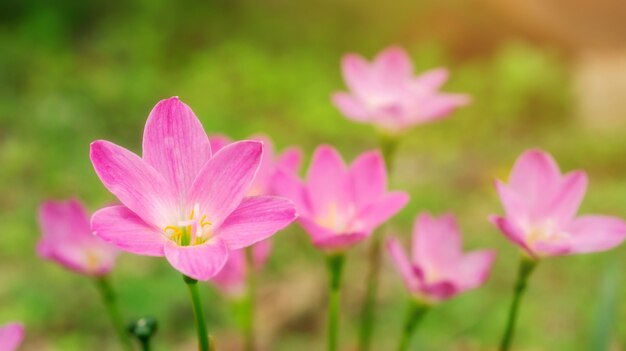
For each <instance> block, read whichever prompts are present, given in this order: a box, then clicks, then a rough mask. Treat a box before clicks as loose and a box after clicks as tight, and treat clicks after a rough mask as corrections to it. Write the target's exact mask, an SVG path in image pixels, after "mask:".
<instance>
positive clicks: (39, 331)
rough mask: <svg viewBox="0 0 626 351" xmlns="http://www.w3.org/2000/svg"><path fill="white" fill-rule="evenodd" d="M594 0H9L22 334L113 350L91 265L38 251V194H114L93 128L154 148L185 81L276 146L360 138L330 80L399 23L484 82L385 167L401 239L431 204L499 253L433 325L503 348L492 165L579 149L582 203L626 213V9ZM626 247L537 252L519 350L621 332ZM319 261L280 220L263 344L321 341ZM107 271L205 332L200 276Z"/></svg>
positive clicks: (386, 285)
mask: <svg viewBox="0 0 626 351" xmlns="http://www.w3.org/2000/svg"><path fill="white" fill-rule="evenodd" d="M583 3H584V2H583V1H580V0H578V1H572V3H571V4H563V2H558V1H545V2H544V1H530V0H529V1H518V0H516V1H505V0H501V1H500V0H475V1H462V0H458V1H453V0H444V1H435V0H430V1H408V0H399V1H385V2H377V1H369V0H367V1H359V0H347V1H333V0H315V1H310V2H300V1H289V0H262V1H255V0H233V1H226V0H220V1H191V0H182V1H164V0H156V1H155V0H150V1H148V0H143V1H120V2H100V1H95V0H86V1H69V0H58V1H46V0H32V1H19V0H4V1H2V2H0V166H1V167H0V223H1V225H2V233H1V234H0V235H1V238H2V239H1V240H0V306H1V307H0V322H5V321H9V320H22V321H23V322H24V323H25V324H26V327H27V337H26V342H25V344H24V346H23V349H24V350H43V351H45V350H116V349H117V345H116V340H115V339H114V334H113V332H112V329H111V328H110V325H109V321H108V319H107V316H106V315H105V310H104V308H103V306H102V305H101V303H100V301H99V297H98V295H97V291H96V289H95V287H94V285H93V282H91V281H89V279H88V278H85V277H81V276H77V275H74V274H72V273H69V272H67V271H64V270H63V269H61V268H59V267H57V266H55V265H53V264H51V263H47V262H43V261H41V260H40V259H39V258H38V257H37V256H36V255H35V250H34V247H35V243H36V240H37V238H38V235H39V233H38V228H37V224H36V222H35V215H36V210H37V206H38V204H39V203H40V202H41V201H42V200H44V199H47V198H67V197H71V196H77V197H80V198H82V199H84V201H86V202H87V204H88V205H89V207H90V208H91V209H96V208H98V207H99V206H102V205H104V204H107V203H109V202H111V201H113V200H114V199H113V197H112V196H111V195H110V194H109V193H108V192H107V191H106V190H105V189H104V188H103V186H102V185H101V183H100V182H99V180H98V179H97V177H96V176H95V174H94V172H93V170H92V167H91V165H90V162H89V159H88V146H89V143H90V142H91V141H92V140H95V139H108V140H111V141H113V142H115V143H118V144H120V145H124V146H126V147H128V148H129V149H131V150H134V151H136V152H139V150H140V142H141V135H142V130H143V124H144V122H145V119H146V117H147V115H148V112H149V111H150V109H151V108H152V106H153V105H154V104H155V103H156V102H157V101H158V100H159V99H162V98H166V97H169V96H172V95H178V96H180V97H181V99H182V100H183V101H185V102H186V103H187V104H189V105H190V106H191V107H192V108H193V109H194V111H195V112H196V114H197V115H198V116H199V118H200V119H201V120H202V122H203V124H204V126H205V129H206V130H207V131H208V132H209V133H225V134H228V135H230V136H232V137H233V138H239V139H241V138H245V137H247V136H249V135H250V134H253V133H256V132H263V133H265V134H267V135H269V136H271V138H273V140H274V141H275V143H276V144H277V145H278V147H279V148H282V147H285V146H288V145H299V146H301V147H302V149H303V150H304V151H305V154H306V155H307V158H308V155H310V153H311V151H312V150H313V149H314V147H315V146H316V145H318V144H319V143H330V144H332V145H334V146H336V147H337V148H338V149H339V150H340V151H341V152H342V153H343V154H344V156H345V157H347V158H348V159H352V158H353V157H354V156H355V155H357V154H358V153H359V152H361V151H363V150H366V149H371V148H375V147H376V146H377V138H376V135H375V133H374V131H373V130H372V129H371V128H370V127H368V126H365V125H357V124H354V123H352V122H350V121H348V120H346V119H344V118H343V117H342V116H341V115H340V114H339V112H338V111H337V110H336V109H335V108H334V107H333V106H332V105H331V104H330V100H329V95H330V93H331V92H332V91H335V90H339V89H343V83H342V81H341V76H340V72H339V62H340V57H341V55H342V54H344V53H345V52H348V51H353V52H358V53H361V54H364V55H366V56H368V57H371V56H373V55H374V54H375V53H376V52H377V51H379V50H380V49H382V48H384V47H386V46H388V45H390V44H399V45H402V46H404V47H406V48H407V49H408V50H409V52H410V53H411V55H412V57H413V58H414V62H415V65H416V67H417V69H418V70H420V71H421V70H425V69H428V68H433V67H437V66H447V67H449V68H450V69H451V71H452V79H451V81H450V82H449V84H447V85H446V87H445V90H448V91H453V92H468V93H469V94H471V95H472V96H473V97H474V102H473V104H472V105H471V106H469V107H466V108H463V109H461V110H459V111H458V112H457V113H455V114H454V115H453V116H452V117H451V118H450V119H448V120H445V121H442V122H438V123H435V124H431V125H425V126H421V127H418V128H415V129H414V130H412V131H411V132H410V133H408V134H407V135H406V136H405V138H404V140H403V143H402V145H401V148H400V150H399V155H398V158H397V162H396V167H395V169H394V174H393V181H392V183H393V187H394V188H397V189H406V190H408V191H409V192H410V194H411V196H412V201H411V203H410V204H409V206H407V208H406V209H405V210H403V211H402V212H401V214H400V215H398V216H397V217H396V218H394V220H393V221H392V222H393V223H392V225H391V230H392V231H394V232H396V233H397V234H398V235H400V236H403V237H404V238H408V235H409V229H410V227H411V224H412V221H413V218H414V217H415V215H416V214H417V213H418V212H419V211H422V210H429V211H432V212H434V213H437V214H439V213H442V212H445V211H452V212H454V213H455V214H456V215H458V217H459V221H460V224H461V227H462V229H463V231H464V234H465V243H466V247H468V248H483V247H490V248H495V249H497V250H498V252H499V256H498V259H497V262H496V265H495V266H494V269H493V274H492V277H491V279H490V280H489V282H488V283H487V284H486V285H485V286H484V287H483V288H481V289H478V290H475V291H473V292H470V293H467V294H464V295H462V296H459V297H458V298H456V299H454V300H451V301H449V302H446V303H445V304H442V305H441V306H440V307H438V308H437V309H436V310H434V311H432V313H431V314H429V315H428V317H427V318H426V320H425V321H424V323H423V325H422V327H421V330H420V331H419V335H418V339H419V341H418V344H419V345H421V348H420V349H421V350H495V345H497V342H498V339H499V337H500V333H501V331H502V327H503V323H504V319H505V314H506V309H507V307H508V304H509V302H510V301H509V300H510V291H511V289H512V285H513V280H514V273H515V270H516V265H517V260H518V252H517V250H516V248H515V247H514V246H513V245H511V244H510V243H508V242H507V241H506V240H505V239H504V237H503V236H502V235H501V234H500V233H499V232H498V231H497V230H496V229H494V227H493V226H492V225H490V224H489V223H488V222H487V220H486V217H487V215H489V214H491V213H499V212H500V211H501V209H500V205H499V203H498V200H497V197H496V194H495V192H494V190H493V187H492V179H493V178H494V177H500V178H505V177H506V176H507V172H508V170H509V169H510V167H511V165H512V164H513V162H514V160H515V158H516V157H517V156H518V155H519V154H520V153H521V152H522V151H523V150H525V149H527V148H530V147H536V146H538V147H542V148H544V149H546V150H548V151H550V152H551V153H553V154H554V156H555V157H556V158H557V160H558V161H559V163H560V164H561V166H562V168H563V169H564V170H570V169H574V168H584V169H585V170H587V171H588V173H589V176H590V180H591V181H590V187H589V191H588V195H587V197H586V199H585V201H584V204H583V208H582V210H583V211H584V212H597V213H608V214H613V215H619V216H624V215H626V181H624V179H626V162H625V161H624V160H625V157H626V138H624V136H625V135H626V129H625V128H624V123H623V122H624V120H626V115H625V114H626V109H624V108H626V106H624V104H625V100H626V99H623V98H621V97H620V95H622V94H623V92H624V91H625V89H626V67H625V64H624V63H623V62H626V54H625V52H626V50H624V49H623V47H621V46H620V43H623V42H626V41H624V40H622V39H623V36H624V33H625V32H626V31H625V30H624V28H622V27H623V24H620V23H621V22H623V21H622V20H623V18H622V16H619V15H617V14H616V13H618V14H619V13H621V14H623V13H626V12H625V11H623V10H626V9H624V8H623V5H622V4H621V2H618V1H610V0H603V1H597V2H593V3H591V2H587V4H586V5H585V6H587V7H583V5H582V4H583ZM532 4H535V5H532ZM551 4H552V5H554V6H551ZM531 5H532V6H531ZM620 11H621V12H620ZM611 21H612V22H611ZM365 247H366V245H360V246H359V247H357V248H356V249H354V250H353V251H351V252H350V254H349V261H348V266H347V270H348V273H347V275H346V278H347V280H346V284H345V295H344V300H343V302H344V305H343V317H342V318H343V329H342V340H341V341H342V344H343V349H344V350H353V349H354V348H355V343H356V331H357V329H356V326H357V321H358V312H359V306H360V301H361V298H362V296H363V287H364V279H365V264H364V258H365ZM625 255H626V248H624V247H621V248H618V249H616V250H614V251H612V252H608V253H602V254H595V255H582V256H578V257H563V258H555V259H550V260H546V261H545V262H542V263H541V265H540V267H539V269H538V271H537V272H536V273H535V275H534V276H533V277H532V282H531V287H530V290H529V291H528V294H527V296H526V301H525V302H524V307H523V311H522V314H521V318H520V324H519V328H518V335H517V340H516V348H515V349H516V350H607V349H611V350H623V348H622V346H620V345H626V328H624V327H623V325H624V324H623V322H622V321H623V320H624V319H626V304H623V303H620V300H622V297H626V291H624V290H623V288H622V285H623V284H622V280H623V277H622V275H623V270H622V267H623V265H624V263H625V262H626V258H625ZM385 262H386V265H385V267H384V270H383V276H382V282H383V283H382V287H381V294H380V301H379V310H378V311H379V314H378V316H379V326H378V330H377V332H376V335H375V336H374V341H375V348H374V350H390V349H393V348H394V347H395V345H396V341H397V337H398V335H399V330H400V325H401V319H402V316H403V312H404V307H405V304H406V300H407V298H408V296H407V293H406V292H405V290H404V288H403V286H402V284H401V282H400V279H399V277H398V275H397V274H396V273H395V271H394V270H393V269H392V267H391V266H390V265H389V261H388V260H386V261H385ZM324 268H325V267H324V264H323V257H322V255H321V254H320V253H319V252H317V251H315V250H314V249H312V248H311V246H310V244H309V241H308V237H307V236H306V234H304V233H303V232H302V230H300V229H299V228H298V227H297V226H292V227H291V228H289V229H288V230H285V231H284V232H282V233H280V234H279V235H277V236H276V237H275V250H274V252H273V255H272V257H271V260H270V263H269V266H268V267H267V269H266V270H265V271H264V272H263V273H262V276H261V278H260V283H259V285H260V286H259V290H260V291H259V295H260V296H259V299H260V300H261V301H260V303H259V311H258V321H259V325H258V329H259V334H260V339H261V342H262V344H263V345H264V349H266V350H278V351H280V350H285V351H286V350H299V351H300V350H302V351H308V350H322V349H323V345H324V323H325V319H324V318H325V315H324V311H325V271H324ZM112 280H113V283H114V284H115V286H116V288H117V290H118V291H119V299H120V303H121V305H122V307H123V309H124V311H125V313H126V315H127V316H128V317H129V318H131V317H139V316H143V315H154V316H156V317H157V318H158V319H159V322H160V331H159V333H158V335H157V337H156V339H155V349H156V350H193V349H195V332H194V326H193V320H192V317H191V316H192V315H191V313H192V312H191V309H190V305H189V301H188V296H187V292H186V288H185V287H184V285H183V283H182V281H181V278H180V275H179V274H178V273H177V272H175V271H173V270H172V269H171V268H170V267H169V265H168V264H167V263H166V262H165V261H164V260H161V259H155V258H146V257H138V256H131V255H126V254H123V255H121V256H120V258H119V262H118V266H117V268H116V270H115V271H114V272H113V274H112ZM203 294H204V296H205V307H206V310H207V314H208V317H209V322H210V327H211V329H212V330H213V331H214V334H215V336H216V337H217V340H218V343H219V344H218V346H219V349H220V350H225V351H228V350H237V349H238V348H239V345H240V344H239V334H238V332H237V318H236V313H235V312H234V311H235V310H236V309H235V308H233V307H232V306H231V303H230V302H229V301H228V300H227V299H225V298H224V297H222V296H221V295H220V294H219V293H218V292H216V291H215V290H214V289H213V288H211V287H210V286H209V285H206V286H203Z"/></svg>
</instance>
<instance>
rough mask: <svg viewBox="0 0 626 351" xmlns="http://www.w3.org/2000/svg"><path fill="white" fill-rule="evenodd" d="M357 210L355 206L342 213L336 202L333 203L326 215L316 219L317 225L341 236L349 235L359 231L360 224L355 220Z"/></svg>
mask: <svg viewBox="0 0 626 351" xmlns="http://www.w3.org/2000/svg"><path fill="white" fill-rule="evenodd" d="M355 215H356V209H355V207H354V206H353V205H350V206H348V208H346V209H345V211H344V212H342V211H340V209H339V207H338V206H337V204H336V203H335V202H331V203H330V204H329V205H328V207H327V210H326V213H325V215H322V216H318V217H317V218H316V222H317V224H319V225H320V226H321V227H324V228H327V229H330V230H332V231H334V232H337V233H341V234H348V233H350V232H352V231H355V230H357V228H358V226H359V224H358V223H357V222H356V221H355V220H354V217H355Z"/></svg>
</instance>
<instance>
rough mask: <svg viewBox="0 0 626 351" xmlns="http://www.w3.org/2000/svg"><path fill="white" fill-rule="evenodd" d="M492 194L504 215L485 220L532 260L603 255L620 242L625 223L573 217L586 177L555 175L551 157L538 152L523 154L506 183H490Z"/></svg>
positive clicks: (557, 172) (581, 174) (575, 173)
mask: <svg viewBox="0 0 626 351" xmlns="http://www.w3.org/2000/svg"><path fill="white" fill-rule="evenodd" d="M496 189H497V191H498V194H499V196H500V201H501V202H502V206H503V207H504V211H505V214H506V215H505V216H504V217H500V216H492V217H491V218H490V219H491V221H492V222H493V223H495V224H496V225H497V226H498V228H499V229H500V230H501V231H502V233H504V235H506V236H507V238H509V240H511V241H512V242H514V243H515V244H517V245H518V246H520V247H521V248H522V249H523V250H525V252H526V253H527V254H529V255H530V256H531V257H533V258H540V257H542V256H553V255H566V254H572V253H586V252H594V251H603V250H608V249H611V248H613V247H615V246H617V245H619V244H620V243H621V242H622V241H623V240H624V238H625V237H626V223H624V221H623V220H621V219H619V218H616V217H610V216H599V215H584V216H580V217H575V216H576V212H578V207H579V206H580V203H581V202H582V199H583V197H584V195H585V191H586V190H587V174H586V173H585V172H583V171H572V172H570V173H567V174H564V175H561V171H560V170H559V166H558V165H557V164H556V162H555V161H554V159H553V158H552V156H550V155H549V154H547V153H545V152H543V151H541V150H529V151H526V152H524V153H523V154H522V155H521V156H520V157H519V158H518V159H517V161H516V162H515V165H514V166H513V171H511V175H510V176H509V183H508V184H504V183H502V182H500V181H496Z"/></svg>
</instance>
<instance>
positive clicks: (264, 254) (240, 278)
mask: <svg viewBox="0 0 626 351" xmlns="http://www.w3.org/2000/svg"><path fill="white" fill-rule="evenodd" d="M271 249H272V242H271V241H269V240H264V241H261V242H258V243H256V244H254V246H252V266H253V268H254V270H260V269H261V268H262V267H263V266H264V265H265V262H267V259H268V257H269V254H270V250H271ZM246 274H248V272H247V266H246V253H245V250H235V251H231V252H230V256H229V257H228V261H227V262H226V264H225V265H224V267H223V268H222V270H221V271H220V272H219V273H218V274H217V275H216V276H214V277H213V278H211V282H212V283H213V284H215V285H216V286H217V287H218V288H219V289H220V290H222V291H223V292H224V293H225V294H227V295H230V296H234V297H238V296H241V295H242V294H243V293H244V291H245V284H246Z"/></svg>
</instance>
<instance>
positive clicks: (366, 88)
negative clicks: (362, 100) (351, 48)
mask: <svg viewBox="0 0 626 351" xmlns="http://www.w3.org/2000/svg"><path fill="white" fill-rule="evenodd" d="M341 71H342V73H343V79H344V81H345V82H346V85H347V86H348V88H349V89H350V90H351V91H352V92H354V93H355V94H356V95H357V96H367V95H368V94H369V93H370V92H371V91H373V90H374V89H375V87H372V83H373V82H372V72H371V67H370V65H369V63H367V61H365V59H364V58H363V57H361V56H359V55H355V54H348V55H345V56H344V57H343V59H342V60H341Z"/></svg>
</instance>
